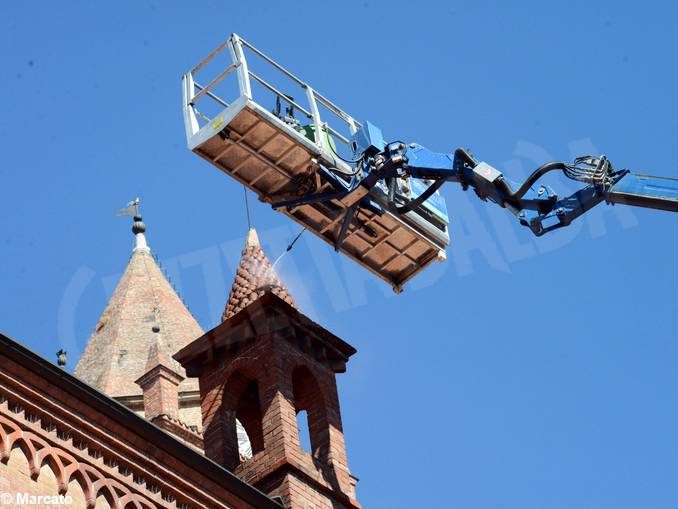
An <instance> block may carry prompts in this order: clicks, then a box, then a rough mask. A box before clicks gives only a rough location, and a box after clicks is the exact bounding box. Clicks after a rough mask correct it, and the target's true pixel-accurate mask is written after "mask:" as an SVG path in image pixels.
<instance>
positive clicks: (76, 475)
mask: <svg viewBox="0 0 678 509" xmlns="http://www.w3.org/2000/svg"><path fill="white" fill-rule="evenodd" d="M72 466H73V467H74V468H73V469H72V470H71V469H70V466H69V467H66V470H67V471H69V470H71V472H70V474H69V476H68V484H70V483H71V481H75V482H77V483H78V485H79V486H80V489H81V490H82V493H83V496H84V498H85V501H86V502H87V507H88V508H91V507H94V506H95V505H96V503H97V499H96V496H94V488H93V486H92V481H91V480H90V478H89V476H88V475H87V474H86V473H85V472H84V471H83V469H82V468H80V465H78V464H77V463H75V464H73V465H72Z"/></svg>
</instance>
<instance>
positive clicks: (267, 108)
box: [183, 34, 449, 291]
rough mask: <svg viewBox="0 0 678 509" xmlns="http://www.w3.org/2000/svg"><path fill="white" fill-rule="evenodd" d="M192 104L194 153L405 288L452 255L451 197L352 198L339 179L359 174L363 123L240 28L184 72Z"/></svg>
mask: <svg viewBox="0 0 678 509" xmlns="http://www.w3.org/2000/svg"><path fill="white" fill-rule="evenodd" d="M183 111H184V122H185V127H186V138H187V141H188V146H189V148H190V149H191V150H192V151H193V152H195V153H196V154H198V155H199V156H201V157H202V158H204V159H206V160H207V161H209V162H210V163H211V164H213V165H214V166H216V167H218V168H219V169H221V170H222V171H223V172H225V173H227V174H228V175H230V176H232V177H233V178H235V179H236V180H238V181H239V182H241V183H242V184H244V185H245V186H246V187H247V188H248V189H250V190H251V191H253V192H254V193H256V194H257V195H258V197H259V199H260V200H261V201H262V202H265V203H268V204H271V205H275V206H276V208H277V210H279V211H280V212H283V213H284V214H286V215H287V216H289V217H290V218H291V219H293V220H295V221H296V222H297V223H299V224H300V225H302V226H304V227H305V228H307V229H308V230H309V231H311V232H312V233H314V234H315V235H316V236H318V237H319V238H321V239H323V240H324V241H325V242H327V243H329V244H330V245H332V246H333V247H335V249H337V250H338V251H340V252H342V253H343V254H345V255H347V256H348V257H350V258H351V259H353V260H355V261H356V262H358V263H359V264H360V265H362V266H363V267H365V268H367V269H368V270H370V271H371V272H373V273H374V274H376V275H377V276H379V277H380V278H381V279H383V280H384V281H386V282H388V283H389V284H390V285H392V287H393V288H394V289H395V290H396V291H400V290H401V289H402V285H403V284H404V283H405V282H407V281H408V280H409V279H411V278H412V277H413V276H415V275H416V274H417V273H419V272H420V271H421V270H423V269H424V268H425V267H426V266H427V265H428V264H429V263H431V262H432V261H434V260H436V259H444V258H445V247H446V246H447V245H448V244H449V235H448V232H447V216H446V211H445V209H444V201H443V200H442V198H440V196H435V197H432V198H430V199H431V200H434V199H435V200H437V202H436V204H437V208H436V209H435V211H436V213H437V216H436V217H434V216H435V214H429V216H430V217H429V216H427V214H423V213H421V212H420V211H419V212H418V211H416V210H408V211H404V212H402V211H401V212H399V211H398V210H396V209H397V208H396V207H394V206H393V204H392V203H391V202H392V200H388V199H387V198H386V193H387V190H385V189H383V188H382V187H378V186H376V187H374V188H373V189H371V190H369V191H368V192H367V193H366V196H361V197H360V198H358V199H353V200H350V199H346V197H345V196H344V195H343V194H342V193H341V192H339V191H340V189H338V187H339V188H340V187H341V185H343V184H345V185H346V186H348V185H349V182H350V180H351V178H352V177H353V176H355V172H356V169H355V168H354V166H353V165H352V163H355V161H351V157H352V150H351V146H350V145H351V142H350V139H351V136H352V135H353V134H355V133H356V131H357V130H358V129H359V128H360V127H361V124H360V123H359V122H357V121H356V120H355V119H354V118H353V117H352V116H350V115H349V114H347V113H346V112H344V111H343V110H341V109H340V108H339V107H337V106H336V105H335V104H334V103H332V102H331V101H329V100H328V99H326V98H325V97H323V96H322V95H321V94H319V93H318V92H316V91H315V90H314V89H313V88H311V87H310V86H309V85H308V84H306V83H305V82H303V81H301V80H300V79H299V78H297V77H296V76H295V75H293V74H292V73H290V72H289V71H287V70H286V69H284V68H283V67H282V66H280V65H279V64H277V63H276V62H274V61H273V60H272V59H270V58H268V57H267V56H266V55H264V54H263V53H261V52H260V51H259V50H257V49H256V48H254V47H253V46H251V45H250V44H249V43H247V42H246V41H244V40H243V39H241V38H240V37H238V36H237V35H235V34H234V35H232V36H231V37H230V38H229V39H228V40H227V41H225V42H224V43H223V44H221V45H220V46H219V47H218V48H216V49H215V50H214V51H213V52H212V53H211V54H210V55H208V56H207V57H206V58H205V59H204V60H202V61H201V62H200V63H199V64H198V65H197V66H195V67H194V68H193V69H192V70H191V71H190V72H188V73H187V74H185V75H184V77H183ZM318 133H320V134H319V135H318ZM415 184H416V183H412V184H411V187H412V190H408V191H409V192H410V193H414V191H415ZM401 185H402V184H401ZM344 194H345V193H344ZM307 196H323V199H322V200H312V201H309V202H308V203H306V202H304V197H307ZM412 196H413V197H416V194H413V195H412ZM441 207H442V208H441ZM420 209H422V210H424V209H423V208H422V207H420ZM441 210H442V212H441Z"/></svg>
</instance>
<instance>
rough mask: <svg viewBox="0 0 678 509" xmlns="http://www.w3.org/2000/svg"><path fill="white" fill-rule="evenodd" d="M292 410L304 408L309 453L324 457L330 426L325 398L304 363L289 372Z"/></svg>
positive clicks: (328, 444) (327, 446) (325, 455)
mask: <svg viewBox="0 0 678 509" xmlns="http://www.w3.org/2000/svg"><path fill="white" fill-rule="evenodd" d="M290 377H291V380H292V394H293V398H294V411H295V412H296V413H299V412H301V411H302V410H305V411H306V413H307V415H308V431H309V435H310V438H311V453H312V456H313V457H314V458H316V459H322V460H324V459H326V458H327V454H328V453H329V448H330V426H329V421H328V419H327V404H326V401H327V398H326V396H325V394H324V393H323V390H322V387H321V385H320V383H318V380H317V378H316V377H315V375H314V374H313V373H312V371H311V370H310V369H309V368H308V367H307V366H306V365H305V364H298V365H297V366H295V367H294V369H292V371H291V374H290Z"/></svg>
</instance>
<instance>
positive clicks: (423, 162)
mask: <svg viewBox="0 0 678 509" xmlns="http://www.w3.org/2000/svg"><path fill="white" fill-rule="evenodd" d="M361 131H362V132H360V131H359V132H358V133H357V134H356V135H355V136H354V144H353V149H354V153H355V154H356V155H358V156H359V157H360V163H359V165H360V167H361V171H362V172H363V173H364V175H366V177H365V178H364V179H363V182H361V186H362V187H364V188H366V189H370V188H371V187H372V186H373V185H375V183H376V182H377V181H378V180H381V179H383V180H384V182H385V183H386V186H387V187H388V190H389V193H388V196H389V199H392V198H393V196H394V187H395V180H396V179H398V178H401V179H407V178H413V179H424V180H427V181H430V182H431V183H430V186H429V188H428V189H427V191H425V192H424V193H422V194H421V195H419V197H418V198H417V199H415V200H412V201H411V202H410V203H408V204H406V205H404V206H401V207H399V211H400V212H405V211H409V210H413V209H414V208H416V207H418V206H419V205H421V204H422V203H423V202H424V201H425V200H426V199H428V198H429V197H430V196H431V195H432V194H433V192H435V191H436V190H437V189H438V188H439V187H440V186H441V185H442V183H443V182H457V183H459V184H461V186H462V187H463V189H464V190H467V189H468V188H473V190H474V191H475V193H476V194H477V195H478V197H479V198H480V199H482V200H483V201H487V200H489V201H492V202H494V203H496V204H498V205H500V206H501V207H504V208H506V209H508V210H509V211H511V212H512V213H513V214H514V215H515V216H516V217H517V218H518V220H519V221H520V223H521V224H522V225H524V226H527V227H529V228H530V230H532V232H533V233H534V234H535V235H537V236H540V235H543V234H545V233H547V232H550V231H553V230H555V229H557V228H561V227H563V226H567V225H569V224H570V223H571V222H572V221H573V220H574V219H576V218H577V217H579V216H580V215H582V214H584V213H585V212H586V211H588V210H590V209H591V208H592V207H594V206H596V205H597V204H599V203H601V202H603V201H605V202H606V203H611V204H614V203H623V204H627V205H635V206H640V207H647V208H654V209H662V210H669V211H673V212H678V179H672V178H663V177H652V176H647V175H638V174H635V173H631V172H630V171H629V170H614V169H613V167H612V165H611V163H610V161H609V160H608V159H607V158H606V157H605V156H600V157H593V156H583V157H579V158H577V159H575V160H574V162H573V163H564V162H551V163H547V164H544V165H542V166H540V167H539V168H537V169H536V170H535V171H534V172H533V173H532V174H531V175H530V176H529V177H528V178H527V180H526V181H525V182H524V183H523V184H522V185H521V186H520V188H518V189H517V190H513V189H512V188H511V186H510V185H509V183H508V182H507V181H506V179H505V178H504V175H503V174H502V173H501V172H500V171H498V170H497V169H495V168H493V167H492V166H490V165H489V164H487V163H485V162H478V161H476V160H475V159H474V158H473V157H472V156H471V155H470V154H469V153H468V152H467V151H465V150H463V149H457V150H456V151H455V152H454V154H443V153H436V152H432V151H430V150H428V149H426V148H424V147H422V146H421V145H417V144H410V145H409V146H405V144H403V143H401V142H396V143H390V144H384V143H383V138H381V132H380V131H379V130H378V129H376V128H375V127H374V126H372V125H370V124H369V123H367V124H366V126H365V127H363V128H362V129H361ZM380 146H382V147H384V148H383V149H382V150H379V147H380ZM552 171H562V172H563V173H564V174H565V175H566V176H567V177H569V178H570V179H573V180H576V181H579V182H582V183H584V184H585V185H584V186H583V187H582V188H581V189H579V190H578V191H576V192H575V193H573V194H571V195H570V196H566V197H559V196H558V195H556V194H555V193H554V192H553V191H551V190H550V188H549V187H548V186H545V185H542V186H540V187H538V188H537V189H536V190H535V187H534V185H535V184H536V183H537V182H538V181H539V180H540V179H541V177H543V176H544V175H546V174H547V173H549V172H552Z"/></svg>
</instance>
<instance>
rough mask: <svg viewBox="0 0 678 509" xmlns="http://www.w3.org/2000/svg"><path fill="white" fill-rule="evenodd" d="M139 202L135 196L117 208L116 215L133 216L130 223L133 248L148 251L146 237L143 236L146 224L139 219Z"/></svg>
mask: <svg viewBox="0 0 678 509" xmlns="http://www.w3.org/2000/svg"><path fill="white" fill-rule="evenodd" d="M140 204H141V200H140V199H139V198H135V199H134V200H132V201H131V202H129V203H128V204H127V207H125V208H124V209H120V210H118V213H117V215H118V216H132V217H133V218H134V223H132V233H134V236H135V238H136V242H135V246H134V250H135V251H139V250H144V251H149V249H148V244H147V243H146V237H145V236H144V233H145V232H146V225H145V224H144V223H143V221H142V219H141V213H140V212H139V205H140Z"/></svg>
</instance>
